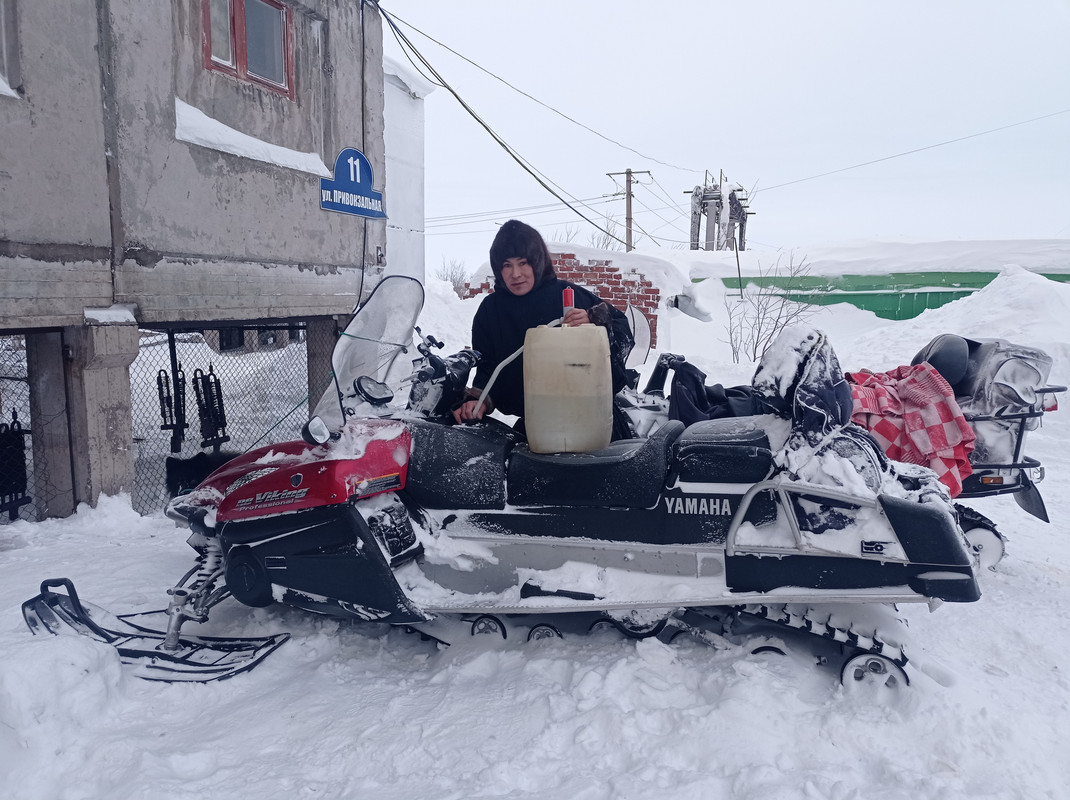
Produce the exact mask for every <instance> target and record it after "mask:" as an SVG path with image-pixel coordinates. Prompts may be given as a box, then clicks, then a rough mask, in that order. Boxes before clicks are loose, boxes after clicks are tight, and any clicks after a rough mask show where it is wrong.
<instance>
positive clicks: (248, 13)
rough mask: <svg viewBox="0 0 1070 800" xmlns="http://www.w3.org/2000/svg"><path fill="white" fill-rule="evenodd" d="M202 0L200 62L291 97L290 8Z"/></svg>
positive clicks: (271, 0)
mask: <svg viewBox="0 0 1070 800" xmlns="http://www.w3.org/2000/svg"><path fill="white" fill-rule="evenodd" d="M4 1H5V0H0V2H4ZM202 1H203V3H204V30H205V37H204V65H205V66H206V67H207V68H208V69H212V70H218V71H220V72H225V73H227V74H228V75H233V76H234V77H236V78H238V79H240V80H247V81H251V82H252V83H256V84H258V85H260V86H265V87H267V88H268V89H271V90H272V91H275V92H278V93H280V94H284V95H286V96H287V97H289V98H290V99H291V100H292V99H293V96H294V91H293V88H294V80H293V72H294V70H293V44H292V42H293V14H292V12H291V10H290V9H289V8H288V7H287V6H285V5H283V4H282V3H280V2H278V0H202Z"/></svg>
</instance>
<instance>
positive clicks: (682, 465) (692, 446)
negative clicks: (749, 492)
mask: <svg viewBox="0 0 1070 800" xmlns="http://www.w3.org/2000/svg"><path fill="white" fill-rule="evenodd" d="M760 420H761V417H724V418H721V419H710V420H703V421H701V422H696V423H694V424H693V425H690V426H688V428H687V429H686V430H685V431H684V432H683V433H682V434H681V435H680V438H678V439H677V440H676V444H675V445H674V450H675V454H676V457H675V459H674V460H673V471H674V477H675V479H676V480H680V481H694V482H699V483H757V482H758V481H761V480H765V479H766V478H767V477H769V475H770V473H771V472H772V471H773V452H772V450H771V449H770V447H769V437H768V435H767V434H766V432H765V430H764V429H763V428H762V427H761V425H760ZM669 483H670V485H671V484H673V483H675V481H674V480H670V481H669Z"/></svg>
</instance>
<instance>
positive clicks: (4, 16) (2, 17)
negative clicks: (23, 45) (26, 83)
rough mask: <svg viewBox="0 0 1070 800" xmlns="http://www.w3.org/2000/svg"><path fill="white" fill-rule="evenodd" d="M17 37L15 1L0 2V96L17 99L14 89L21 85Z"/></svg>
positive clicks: (2, 0)
mask: <svg viewBox="0 0 1070 800" xmlns="http://www.w3.org/2000/svg"><path fill="white" fill-rule="evenodd" d="M17 35H18V28H17V26H16V24H15V0H0V95H10V96H13V97H18V94H16V92H15V88H16V87H17V86H19V84H21V83H22V79H21V78H20V77H19V59H18V54H19V48H18V42H17V39H16V36H17Z"/></svg>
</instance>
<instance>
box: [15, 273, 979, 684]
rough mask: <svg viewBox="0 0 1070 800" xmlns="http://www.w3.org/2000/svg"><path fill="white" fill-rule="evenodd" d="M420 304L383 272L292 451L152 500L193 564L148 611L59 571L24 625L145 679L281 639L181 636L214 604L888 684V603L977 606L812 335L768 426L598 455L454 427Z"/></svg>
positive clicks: (783, 373)
mask: <svg viewBox="0 0 1070 800" xmlns="http://www.w3.org/2000/svg"><path fill="white" fill-rule="evenodd" d="M422 304H423V287H422V286H421V285H420V283H419V282H417V281H415V280H413V279H410V278H404V277H397V276H395V277H388V278H386V279H384V280H383V281H382V282H381V283H380V284H379V285H378V286H377V287H376V288H375V290H374V291H373V292H372V293H371V295H370V296H369V298H368V300H367V302H366V303H365V304H364V305H363V306H361V308H360V309H359V311H358V312H357V313H356V314H355V315H354V317H353V319H352V321H351V322H350V324H349V325H348V327H347V328H346V330H345V331H344V332H343V333H342V335H341V337H340V339H339V341H338V343H337V346H336V348H335V351H334V354H333V357H332V367H333V373H334V379H335V384H334V386H333V387H332V388H331V389H330V390H329V391H328V392H327V393H326V394H325V395H324V397H323V398H322V399H321V400H320V401H319V403H318V404H317V405H316V407H315V409H314V410H313V413H312V415H311V419H310V420H309V422H308V423H307V424H306V425H305V428H304V431H303V438H302V440H300V441H292V442H281V443H278V444H273V445H270V446H266V447H261V448H258V449H255V450H252V451H250V452H247V453H245V454H243V455H241V456H239V457H238V458H236V459H234V460H233V461H230V462H229V463H227V464H225V465H224V466H222V467H221V468H219V469H217V470H216V471H215V472H213V473H212V474H211V475H209V477H208V478H207V479H205V480H204V481H203V482H202V483H201V484H200V485H199V486H198V487H197V488H195V489H194V490H193V491H191V492H190V493H188V494H186V495H182V496H179V497H176V498H175V499H174V500H172V501H171V503H170V504H169V505H168V507H167V509H166V513H167V515H168V516H169V517H171V518H173V519H174V520H176V521H177V522H178V523H179V524H180V525H181V526H183V527H186V528H188V529H189V530H190V532H191V534H190V536H189V539H188V541H189V544H190V545H191V546H192V547H193V548H194V550H195V551H196V552H197V561H196V564H195V566H194V567H193V568H192V569H191V570H190V571H189V572H188V573H187V574H186V575H185V576H184V577H183V579H182V580H181V581H180V582H179V584H178V585H177V586H175V587H174V588H172V589H171V590H169V593H170V595H171V600H170V605H169V607H168V609H167V610H166V611H161V612H151V614H150V615H124V616H122V617H111V616H109V615H107V614H106V613H105V612H103V611H101V610H100V609H96V608H95V607H92V606H89V605H88V604H84V603H82V602H81V601H80V600H79V598H78V597H77V594H76V592H75V590H74V587H73V584H71V582H70V581H69V580H67V579H62V580H57V581H45V582H44V584H42V587H41V593H40V594H39V595H38V596H37V597H35V598H33V599H31V600H29V601H27V602H26V603H25V604H24V606H23V611H24V616H25V617H26V620H27V623H28V624H29V626H30V628H31V630H33V631H34V632H38V631H45V630H47V631H50V632H53V633H55V632H59V631H61V630H64V629H70V628H73V629H75V630H76V631H78V632H79V633H83V634H86V635H90V636H94V637H96V638H98V639H100V640H102V641H107V642H109V643H112V644H114V645H115V646H116V647H117V648H118V649H119V651H120V654H121V656H122V658H123V660H124V662H126V663H129V664H134V665H137V670H138V674H140V675H141V676H143V677H147V678H151V679H157V680H198V681H207V680H217V679H220V678H226V677H230V676H232V675H234V674H237V673H239V672H242V671H245V670H247V669H250V668H252V667H253V666H255V665H256V664H258V663H260V662H261V661H262V660H263V659H264V658H265V657H266V656H267V655H268V654H270V653H271V652H272V651H273V650H274V649H275V648H277V647H279V646H280V645H281V644H282V643H283V642H284V641H285V639H286V638H287V637H288V634H279V635H276V636H273V637H253V638H247V639H225V638H218V637H217V638H213V637H206V636H191V635H189V634H187V633H185V632H183V630H182V627H183V625H184V624H185V623H187V622H194V623H201V622H205V621H206V620H207V619H208V615H209V612H210V610H211V609H212V608H213V607H214V606H215V605H216V604H218V603H219V602H221V601H223V600H224V599H226V598H228V597H233V598H235V599H237V600H238V601H239V602H240V603H243V604H245V605H247V606H251V607H265V606H269V605H271V604H273V603H282V604H285V605H288V606H292V607H295V608H299V609H305V610H308V611H312V612H319V613H323V614H329V615H333V616H336V617H343V618H348V619H353V620H359V621H367V622H372V623H378V624H386V625H393V626H401V627H404V628H406V629H408V630H411V631H416V632H419V633H421V634H423V635H424V636H426V637H428V638H431V639H434V640H437V641H440V642H446V643H449V642H450V641H455V640H456V638H457V637H458V636H461V635H463V636H468V635H470V634H489V635H492V636H496V637H505V638H509V637H511V638H514V639H516V638H527V639H542V638H548V637H556V636H560V635H562V632H571V631H573V630H582V631H588V630H593V629H598V628H604V627H612V628H614V629H616V630H618V631H620V632H621V633H624V634H625V635H628V636H631V637H636V638H642V637H647V636H658V637H659V638H662V639H663V640H668V639H671V638H672V637H673V636H677V635H681V634H686V635H688V636H691V637H693V638H695V639H697V640H699V641H703V642H706V643H710V644H714V645H715V646H726V643H734V644H733V646H739V644H738V642H740V641H748V640H749V639H748V637H755V636H756V637H759V639H760V637H762V636H772V637H776V638H775V639H774V641H778V642H784V641H787V640H791V641H793V642H794V641H799V642H802V643H805V644H806V646H807V647H810V648H812V649H811V652H812V653H815V654H816V653H819V652H820V653H821V655H819V660H824V659H836V661H835V662H831V661H830V663H836V664H840V665H842V670H841V678H842V680H843V681H844V682H845V683H850V682H854V681H861V680H867V681H868V680H876V681H877V682H880V683H886V684H900V685H901V684H905V683H907V682H908V680H909V679H908V675H907V673H906V671H905V667H906V666H907V663H908V662H907V656H906V653H905V651H904V648H903V646H902V642H903V632H904V631H903V626H902V624H901V622H900V621H899V620H898V618H897V617H896V616H895V604H898V603H928V604H929V605H930V607H931V608H933V607H936V606H937V605H940V604H941V602H942V601H948V602H972V601H976V600H977V599H979V597H980V590H979V587H978V583H977V580H976V577H975V572H974V570H975V567H976V561H975V559H974V557H973V556H972V553H971V551H970V549H969V547H968V544H967V542H966V540H965V538H964V536H963V533H962V530H961V528H960V527H959V524H958V521H957V517H956V512H955V509H954V507H953V505H952V503H951V501H950V498H949V496H948V492H947V490H946V489H945V488H944V487H943V486H942V485H941V484H940V483H939V482H938V481H936V480H935V476H934V474H933V473H932V472H931V471H929V470H927V469H925V468H921V467H915V466H912V465H907V464H896V463H893V462H889V461H888V460H887V459H886V458H885V457H884V456H883V454H882V453H881V452H880V450H879V448H878V447H876V445H875V443H874V442H873V441H872V439H871V438H870V437H869V436H868V435H867V434H866V433H864V432H863V431H862V430H861V429H859V428H857V427H856V426H853V425H850V424H848V420H849V417H850V412H851V401H850V394H849V390H848V389H847V388H846V386H845V381H844V380H843V377H842V373H841V372H840V368H839V365H838V363H837V360H836V356H835V354H834V352H833V351H832V348H831V346H830V344H829V343H828V341H827V339H826V337H825V336H824V335H823V334H821V333H820V332H818V331H812V330H807V329H793V330H791V331H788V332H785V334H784V335H782V336H781V337H780V338H779V339H778V340H777V341H776V342H775V343H774V345H773V346H772V347H771V348H770V350H769V351H768V352H767V353H766V355H765V357H763V360H762V362H761V363H760V365H759V367H758V369H757V371H756V373H755V376H754V381H753V388H754V392H755V395H756V396H757V397H759V398H760V399H761V400H762V401H763V403H765V406H764V407H765V408H767V409H768V412H767V413H762V414H756V415H750V416H745V417H735V418H727V419H712V420H706V421H702V422H698V423H695V424H692V425H688V426H685V425H684V423H682V422H680V421H679V420H670V419H666V418H664V417H663V416H660V417H659V419H658V421H657V423H656V424H655V425H648V426H647V429H646V430H645V431H643V434H644V435H642V436H640V437H637V438H634V439H627V440H621V441H614V442H612V443H611V444H610V445H609V446H608V447H606V448H604V449H601V450H598V451H595V452H583V453H573V452H563V453H539V452H534V451H533V450H532V448H531V447H530V446H529V444H528V443H527V442H526V441H525V438H524V437H523V436H521V435H520V434H519V433H518V432H517V431H516V430H514V429H513V428H510V427H508V426H507V425H506V424H504V423H503V422H501V421H499V420H497V419H493V418H487V419H484V420H483V421H480V422H478V423H474V424H464V425H457V424H453V422H452V416H451V413H450V411H451V409H452V408H453V407H455V406H456V405H457V404H458V403H459V402H460V399H461V397H462V396H463V393H464V390H465V387H466V384H467V382H468V377H469V373H470V370H471V369H472V367H474V366H475V365H476V363H477V361H478V354H477V353H475V352H473V351H471V350H461V351H460V352H458V353H456V354H454V355H451V356H448V357H442V356H440V355H438V354H437V353H436V352H435V350H436V349H440V348H441V347H442V345H441V343H439V342H437V341H436V340H435V339H434V338H433V337H431V336H425V335H423V334H422V333H420V329H419V328H417V327H415V323H416V321H417V318H418V315H419V312H420V310H421V308H422ZM414 330H415V331H416V332H417V333H418V334H419V342H418V344H417V346H416V348H417V351H418V358H416V359H415V360H414V361H412V362H411V363H412V366H411V367H410V366H409V365H408V364H407V363H406V362H407V361H408V359H407V358H404V357H403V356H404V354H406V353H407V352H409V348H410V347H411V346H412V344H411V342H412V339H413V331H414ZM392 387H401V388H403V389H404V388H405V387H407V391H406V392H405V397H404V399H403V401H398V402H395V391H394V388H392ZM492 388H493V387H492V385H491V386H488V387H487V391H492ZM633 394H637V393H634V392H633ZM611 399H612V398H607V401H611ZM657 400H658V398H653V399H651V398H646V400H643V401H642V402H640V403H639V404H638V405H637V404H635V403H632V404H631V405H632V408H631V411H632V412H634V413H635V414H637V417H636V418H638V416H642V413H643V409H642V408H639V407H638V406H641V405H642V403H643V402H648V404H649V405H650V407H651V408H653V407H656V406H657ZM654 416H659V415H657V414H655V415H654ZM59 589H62V590H63V591H57V590H59ZM151 615H154V618H155V619H161V618H165V619H166V621H167V623H166V628H153V627H152V626H151V625H149V624H148V618H149V616H151ZM760 640H761V639H760ZM762 641H764V640H762ZM763 647H766V646H762V647H758V648H757V649H756V650H755V652H757V650H761V649H763ZM768 648H772V649H780V645H779V644H775V645H768ZM830 653H831V655H830ZM915 665H916V664H915V663H912V666H915Z"/></svg>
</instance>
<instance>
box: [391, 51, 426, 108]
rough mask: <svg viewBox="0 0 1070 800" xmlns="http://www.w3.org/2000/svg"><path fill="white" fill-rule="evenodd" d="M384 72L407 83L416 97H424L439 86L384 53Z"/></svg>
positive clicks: (406, 85) (407, 87)
mask: <svg viewBox="0 0 1070 800" xmlns="http://www.w3.org/2000/svg"><path fill="white" fill-rule="evenodd" d="M383 74H384V75H386V76H391V75H392V76H394V77H395V78H397V79H398V80H400V81H401V82H402V83H403V84H405V88H406V89H408V91H409V92H410V93H411V94H412V95H414V96H415V97H419V98H424V97H427V95H429V94H431V92H433V91H435V89H436V88H437V87H436V86H435V84H433V83H431V81H429V80H427V78H425V77H424V76H423V75H421V74H420V73H419V72H417V71H416V70H415V69H413V68H412V67H411V66H409V65H406V64H402V63H401V62H400V61H397V60H395V59H393V58H391V57H390V56H388V55H383Z"/></svg>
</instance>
